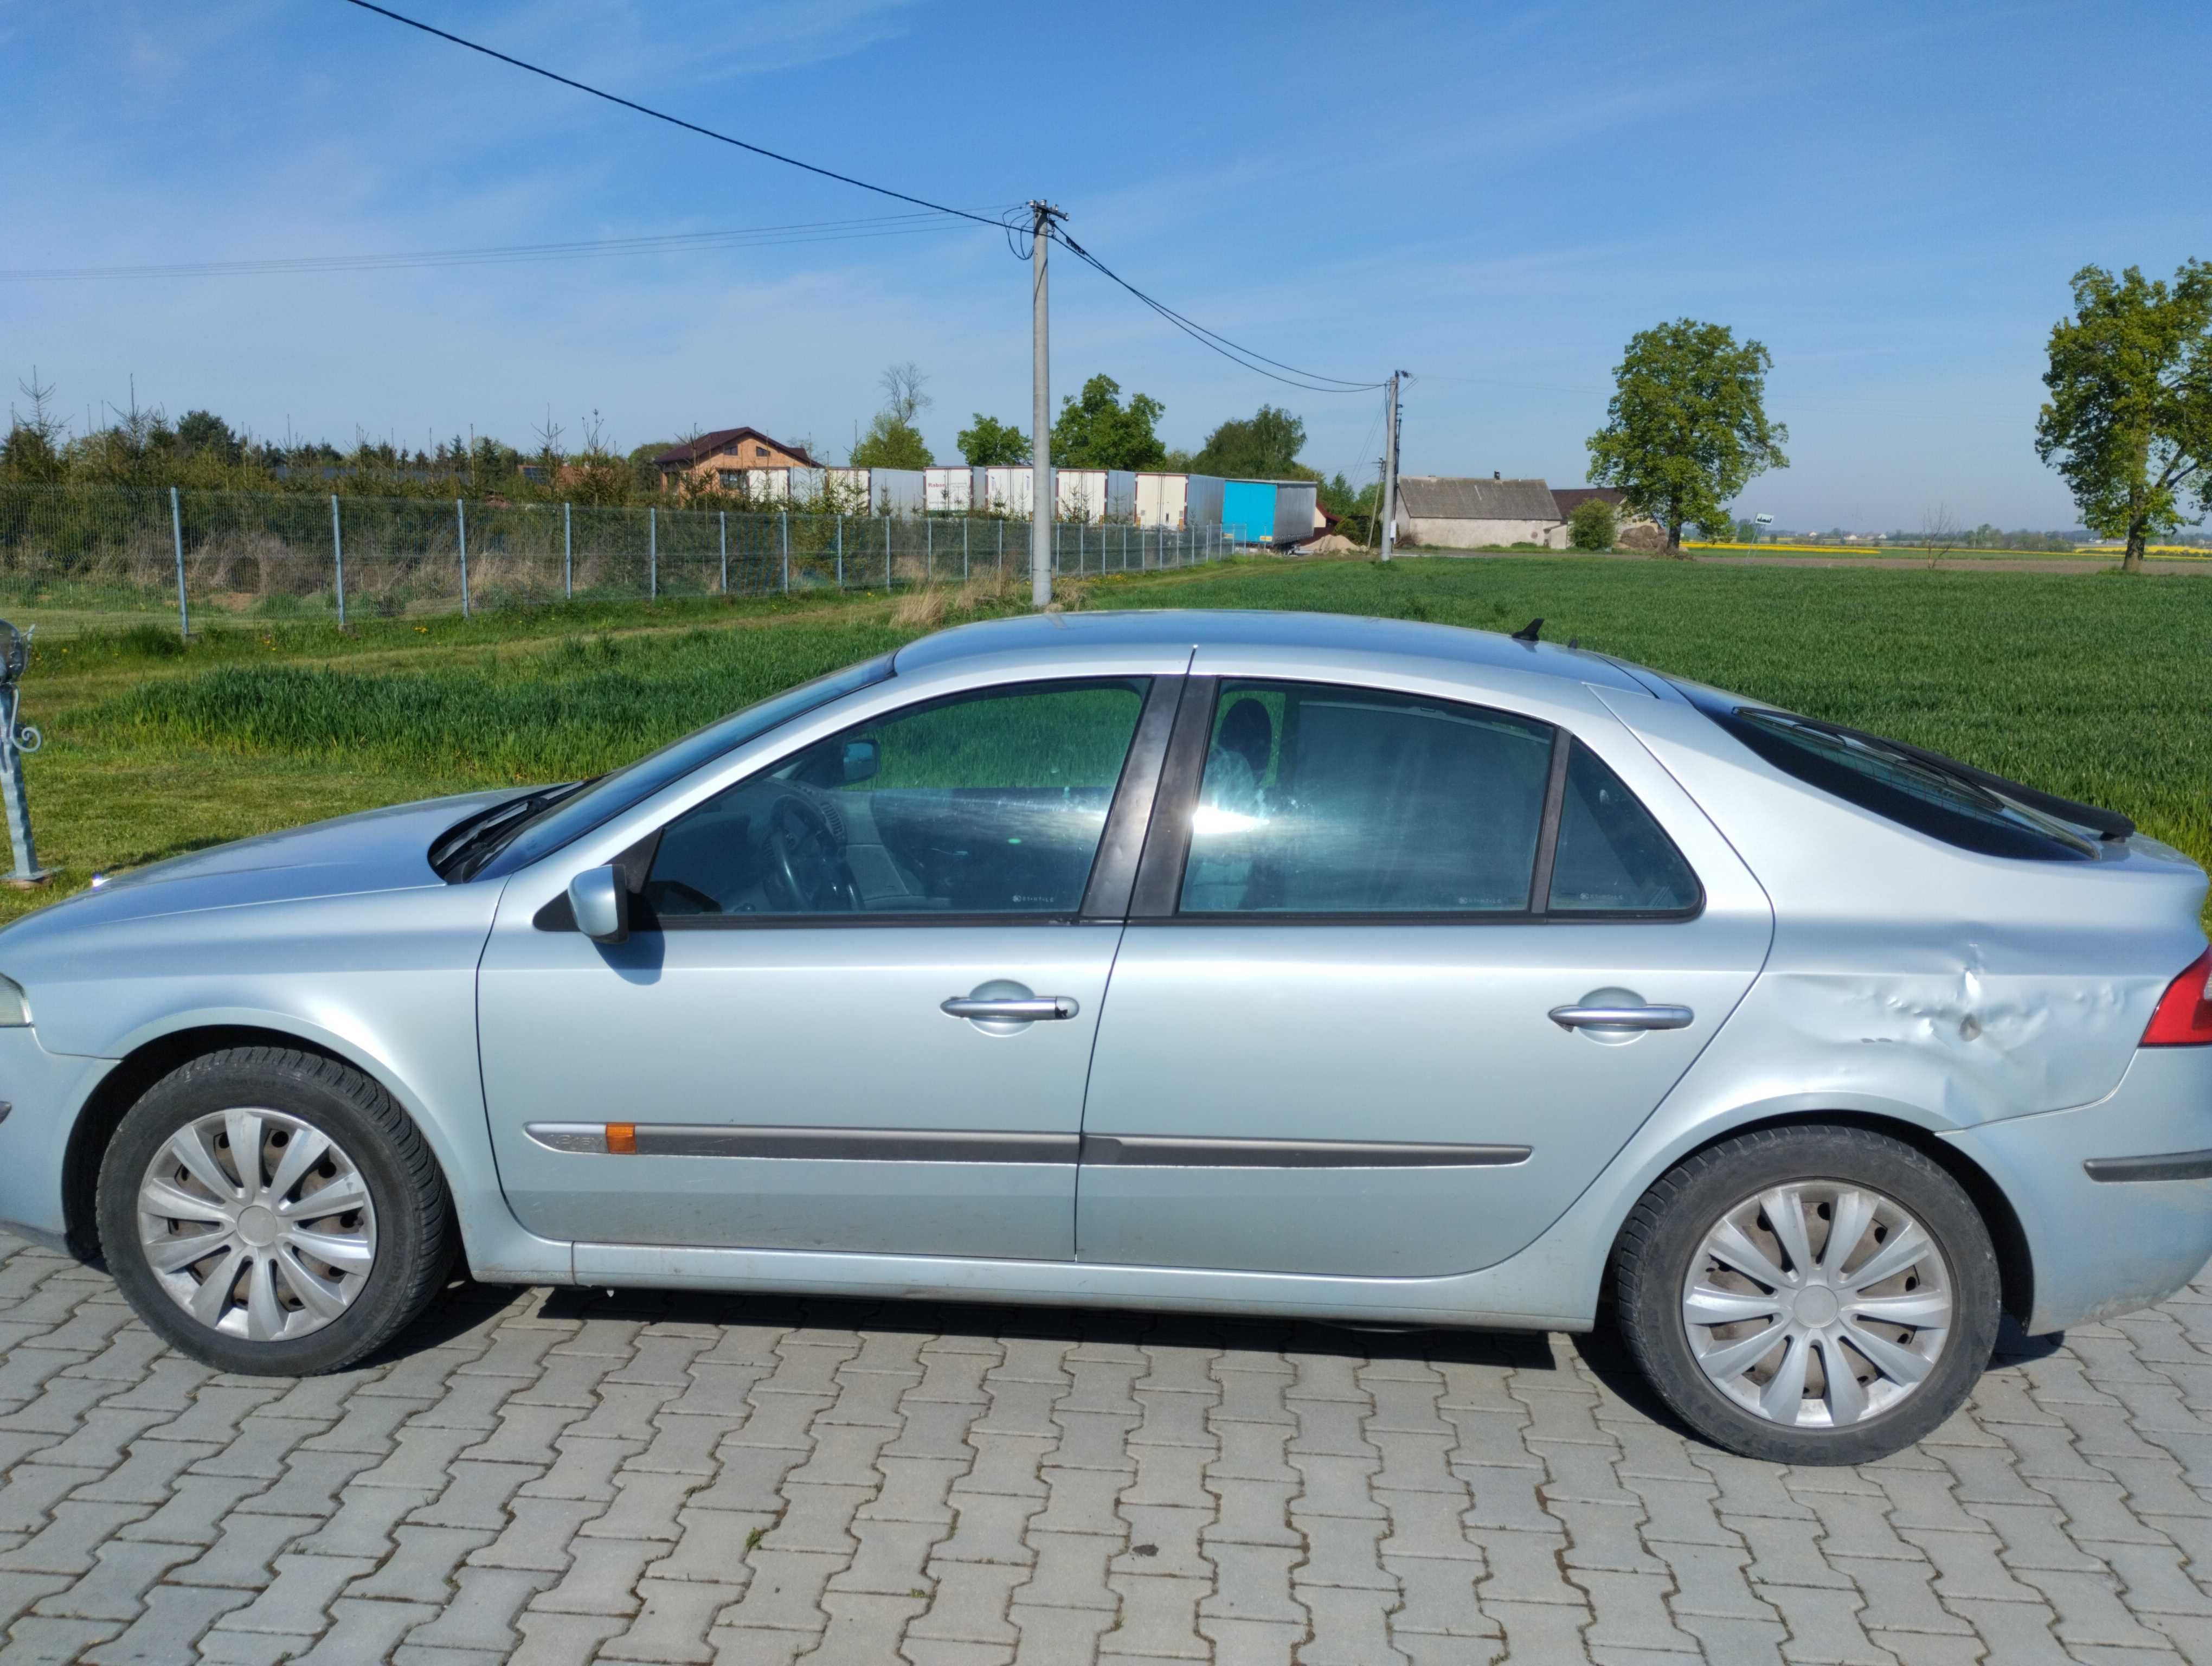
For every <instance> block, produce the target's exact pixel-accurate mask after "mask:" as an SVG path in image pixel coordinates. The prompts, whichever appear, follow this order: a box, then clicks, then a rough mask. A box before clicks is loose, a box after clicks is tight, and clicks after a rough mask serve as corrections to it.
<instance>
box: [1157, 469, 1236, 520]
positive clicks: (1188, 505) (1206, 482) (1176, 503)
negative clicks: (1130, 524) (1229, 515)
mask: <svg viewBox="0 0 2212 1666" xmlns="http://www.w3.org/2000/svg"><path fill="white" fill-rule="evenodd" d="M1136 481H1137V483H1136V515H1137V525H1139V526H1163V527H1165V528H1167V529H1168V530H1169V531H1170V532H1180V531H1182V530H1183V529H1184V528H1186V527H1203V526H1219V525H1220V524H1221V484H1222V482H1221V477H1220V476H1219V475H1218V474H1165V473H1150V474H1140V475H1139V476H1138V477H1136Z"/></svg>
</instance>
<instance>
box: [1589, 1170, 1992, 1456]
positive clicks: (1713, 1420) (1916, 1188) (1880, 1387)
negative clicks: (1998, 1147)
mask: <svg viewBox="0 0 2212 1666" xmlns="http://www.w3.org/2000/svg"><path fill="white" fill-rule="evenodd" d="M1777 1217H1779V1219H1780V1225H1778V1224H1777ZM1885 1223H1886V1224H1885ZM1916 1227H1917V1229H1918V1235H1917V1237H1916V1236H1915V1234H1914V1232H1913V1230H1912V1229H1914V1228H1916ZM1852 1229H1857V1230H1856V1231H1853V1230H1852ZM1844 1232H1849V1233H1850V1239H1851V1241H1850V1242H1849V1243H1842V1244H1841V1245H1840V1246H1836V1245H1832V1243H1831V1242H1830V1241H1831V1240H1832V1239H1834V1238H1836V1237H1837V1236H1838V1234H1839V1233H1844ZM1793 1242H1794V1243H1796V1244H1797V1245H1798V1246H1799V1249H1797V1250H1796V1252H1793V1251H1791V1250H1790V1249H1789V1247H1788V1246H1789V1244H1790V1243H1793ZM1923 1246H1924V1247H1923ZM1832 1250H1833V1251H1834V1253H1833V1254H1832V1253H1831V1252H1832ZM1908 1258H1909V1259H1908ZM1735 1262H1753V1263H1754V1264H1755V1265H1754V1268H1753V1270H1750V1271H1747V1270H1745V1269H1743V1268H1738V1267H1737V1266H1736V1265H1735ZM1801 1263H1802V1265H1801ZM1886 1269H1891V1270H1887V1272H1886ZM1861 1271H1863V1272H1864V1273H1867V1274H1883V1276H1880V1277H1874V1278H1869V1279H1867V1280H1864V1281H1863V1286H1861V1285H1854V1283H1853V1280H1857V1279H1858V1278H1859V1276H1860V1273H1861ZM1762 1273H1763V1274H1764V1275H1765V1276H1760V1274H1762ZM1613 1289H1614V1298H1615V1308H1616V1313H1617V1317H1618V1322H1619V1324H1620V1329H1621V1332H1622V1335H1623V1340H1624V1341H1626V1344H1627V1346H1628V1350H1629V1353H1630V1354H1631V1355H1632V1358H1633V1359H1635V1361H1636V1363H1637V1365H1638V1368H1639V1369H1640V1370H1641V1371H1642V1372H1643V1374H1644V1378H1645V1380H1646V1381H1647V1382H1649V1383H1650V1385H1651V1387H1652V1389H1654V1390H1655V1391H1656V1393H1657V1394H1658V1395H1659V1397H1660V1398H1661V1399H1662V1401H1664V1402H1666V1404H1667V1406H1668V1408H1669V1409H1670V1410H1672V1411H1673V1412H1674V1414H1675V1415H1676V1416H1678V1417H1680V1419H1681V1420H1682V1421H1683V1422H1685V1423H1686V1424H1688V1425H1689V1426H1690V1427H1691V1428H1692V1429H1693V1430H1694V1431H1696V1432H1698V1433H1699V1434H1700V1435H1702V1436H1704V1437H1705V1438H1706V1439H1708V1440H1710V1441H1711V1442H1712V1443H1713V1444H1715V1445H1717V1446H1720V1447H1723V1448H1725V1449H1726V1450H1729V1451H1732V1452H1736V1453H1740V1454H1741V1455H1742V1456H1746V1457H1753V1458H1761V1459H1765V1460H1769V1461H1771V1462H1778V1463H1805V1464H1838V1463H1863V1462H1868V1461H1869V1460H1870V1459H1874V1458H1879V1457H1885V1456H1888V1455H1889V1454H1891V1453H1893V1452H1896V1451H1899V1450H1902V1449H1903V1448H1905V1447H1907V1446H1910V1445H1911V1444H1912V1443H1913V1442H1915V1441H1917V1440H1918V1439H1920V1438H1922V1437H1923V1435H1926V1434H1927V1433H1928V1432H1929V1431H1931V1430H1933V1429H1934V1428H1935V1427H1936V1426H1937V1425H1938V1424H1940V1423H1942V1421H1943V1420H1944V1419H1946V1418H1948V1417H1949V1416H1950V1415H1951V1414H1952V1413H1954V1412H1955V1411H1956V1410H1957V1409H1958V1408H1960V1405H1962V1404H1963V1403H1965V1401H1966V1396H1967V1395H1968V1394H1970V1393H1971V1392H1972V1389H1973V1386H1974V1383H1975V1382H1976V1380H1977V1379H1978V1377H1980V1375H1981V1373H1982V1371H1983V1369H1984V1366H1986V1365H1987V1364H1988V1363H1989V1358H1990V1350H1991V1349H1992V1348H1993V1347H1995V1345H1996V1334H1997V1321H1998V1316H1999V1312H2000V1309H2001V1305H2002V1287H2001V1280H2000V1278H1999V1274H1998V1270H1997V1262H1996V1250H1995V1249H1994V1248H1993V1247H1992V1245H1991V1243H1990V1233H1989V1229H1988V1227H1987V1225H1985V1224H1984V1221H1983V1219H1982V1217H1981V1213H1980V1212H1979V1211H1978V1209H1977V1208H1976V1207H1974V1203H1973V1200H1972V1199H1971V1198H1970V1197H1968V1196H1967V1195H1966V1191H1965V1189H1963V1188H1962V1187H1960V1184H1959V1183H1958V1182H1957V1181H1956V1180H1954V1179H1953V1178H1952V1177H1951V1176H1950V1175H1949V1174H1948V1173H1947V1172H1946V1171H1945V1170H1943V1169H1942V1167H1941V1166H1940V1165H1939V1164H1936V1162H1934V1161H1933V1160H1931V1159H1930V1158H1928V1157H1926V1156H1925V1155H1923V1153H1921V1152H1917V1151H1916V1150H1914V1149H1913V1148H1912V1147H1911V1146H1908V1145H1905V1143H1903V1142H1902V1141H1900V1140H1893V1139H1890V1138H1887V1137H1886V1136H1885V1135H1882V1134H1875V1133H1873V1132H1870V1131H1869V1130H1867V1129H1864V1128H1850V1127H1814V1126H1801V1127H1792V1128H1771V1129H1764V1130H1761V1131H1759V1132H1757V1133H1753V1134H1743V1135H1740V1136H1738V1137H1737V1138H1735V1139H1732V1140H1724V1141H1723V1142H1722V1143H1721V1144H1719V1145H1717V1146H1712V1147H1711V1148H1710V1149H1708V1150H1705V1151H1702V1152H1698V1153H1696V1154H1695V1155H1694V1156H1692V1157H1690V1158H1686V1159H1685V1160H1684V1161H1683V1162H1682V1163H1681V1164H1679V1165H1678V1166H1676V1167H1675V1168H1674V1169H1673V1170H1669V1171H1668V1173H1667V1174H1666V1175H1664V1176H1663V1177H1661V1178H1660V1180H1659V1181H1658V1182H1657V1183H1656V1184H1654V1185H1653V1186H1652V1188H1651V1189H1650V1191H1648V1192H1646V1193H1645V1194H1644V1197H1643V1199H1642V1201H1640V1202H1638V1205H1637V1207H1636V1209H1635V1211H1634V1212H1633V1213H1632V1214H1631V1215H1630V1216H1629V1219H1628V1222H1627V1225H1626V1226H1624V1227H1623V1228H1622V1229H1621V1233H1620V1241H1619V1243H1618V1244H1617V1246H1616V1248H1615V1249H1614V1252H1613ZM1768 1310H1771V1312H1770V1311H1768ZM1737 1313H1741V1314H1742V1315H1744V1316H1743V1317H1741V1318H1740V1319H1729V1317H1728V1316H1729V1315H1732V1314H1737ZM1895 1316H1905V1317H1904V1318H1898V1317H1895ZM1705 1320H1719V1321H1724V1322H1718V1323H1707V1322H1704V1321H1705ZM1908 1321H1909V1322H1908ZM1762 1338H1765V1339H1766V1341H1765V1347H1764V1349H1762V1347H1761V1339H1762ZM1831 1361H1834V1362H1835V1364H1834V1365H1831V1363H1830V1362H1831ZM1832 1370H1833V1371H1836V1376H1835V1377H1834V1379H1833V1381H1832V1382H1831V1380H1830V1378H1829V1372H1830V1371H1832ZM1854 1384H1856V1385H1857V1386H1856V1387H1854V1386H1853V1385H1854Z"/></svg>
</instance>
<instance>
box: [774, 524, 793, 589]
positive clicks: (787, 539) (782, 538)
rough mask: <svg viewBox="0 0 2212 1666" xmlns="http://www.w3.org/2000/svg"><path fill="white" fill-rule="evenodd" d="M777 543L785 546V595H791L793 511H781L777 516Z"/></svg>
mask: <svg viewBox="0 0 2212 1666" xmlns="http://www.w3.org/2000/svg"><path fill="white" fill-rule="evenodd" d="M775 530H776V541H777V543H779V544H781V545H782V546H783V593H784V594H785V595H787V596H788V595H789V594H790V593H791V511H790V510H788V509H779V510H777V511H776V515H775Z"/></svg>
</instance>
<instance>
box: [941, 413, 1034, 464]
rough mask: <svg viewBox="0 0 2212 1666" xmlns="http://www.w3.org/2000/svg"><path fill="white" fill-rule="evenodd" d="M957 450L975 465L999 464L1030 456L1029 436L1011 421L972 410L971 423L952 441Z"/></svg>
mask: <svg viewBox="0 0 2212 1666" xmlns="http://www.w3.org/2000/svg"><path fill="white" fill-rule="evenodd" d="M954 443H956V444H957V445H958V446H959V447H960V454H961V455H962V456H963V457H964V458H966V459H968V461H969V463H970V464H971V465H974V466H975V467H976V468H979V469H981V468H1000V467H1006V466H1008V465H1012V464H1015V463H1026V462H1028V461H1029V460H1030V436H1029V435H1027V434H1025V433H1024V432H1023V431H1022V430H1021V429H1018V428H1016V427H1015V426H1014V425H1013V424H1012V423H1002V422H1000V420H999V419H998V418H997V417H986V416H985V415H984V414H983V413H982V412H981V411H980V410H979V411H977V412H976V413H975V426H974V427H973V428H963V429H961V430H960V433H959V436H958V438H957V440H956V441H955V442H954Z"/></svg>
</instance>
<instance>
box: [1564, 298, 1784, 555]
mask: <svg viewBox="0 0 2212 1666" xmlns="http://www.w3.org/2000/svg"><path fill="white" fill-rule="evenodd" d="M1772 363H1773V361H1772V360H1771V358H1770V357H1769V356H1768V355H1767V351H1766V349H1765V347H1763V346H1761V345H1760V344H1759V343H1758V342H1755V341H1745V342H1742V343H1738V342H1737V340H1736V338H1735V331H1732V330H1730V329H1729V328H1728V327H1727V326H1726V325H1719V324H1700V323H1699V322H1698V321H1697V320H1696V319H1675V320H1674V322H1673V323H1671V324H1662V325H1656V327H1654V328H1652V329H1650V330H1645V331H1640V332H1639V333H1638V334H1637V335H1636V336H1635V337H1633V338H1632V339H1631V340H1630V342H1629V344H1628V351H1627V353H1626V356H1624V357H1623V358H1622V360H1621V362H1620V364H1619V365H1618V366H1617V367H1615V368H1614V370H1613V398H1612V400H1611V401H1610V402H1609V403H1608V404H1607V406H1606V424H1605V426H1604V427H1603V428H1602V429H1599V430H1598V431H1597V432H1596V433H1595V434H1594V435H1591V436H1590V439H1589V452H1590V467H1589V478H1590V482H1591V483H1592V484H1593V485H1601V486H1619V487H1620V489H1621V491H1622V495H1623V496H1625V497H1626V499H1627V502H1628V505H1629V507H1630V508H1632V509H1634V510H1636V511H1637V512H1638V514H1648V515H1650V517H1651V518H1652V519H1653V520H1656V521H1658V522H1659V524H1660V525H1661V526H1664V527H1665V528H1666V529H1667V547H1668V549H1669V550H1673V551H1674V552H1676V553H1677V554H1679V553H1680V550H1681V548H1682V528H1683V527H1684V526H1690V525H1692V524H1694V525H1697V526H1727V525H1728V524H1729V517H1728V513H1727V511H1726V509H1725V508H1723V505H1725V504H1726V503H1727V502H1728V501H1729V499H1730V498H1732V497H1734V496H1736V494H1737V493H1739V492H1741V490H1742V489H1744V487H1745V485H1746V484H1747V483H1749V482H1750V480H1751V478H1752V477H1753V476H1754V475H1757V474H1761V473H1764V472H1765V471H1766V470H1768V469H1786V468H1788V467H1789V466H1790V459H1788V458H1786V457H1784V455H1783V454H1782V444H1783V442H1784V441H1786V440H1787V439H1789V437H1790V430H1789V429H1786V428H1784V426H1783V425H1782V424H1781V423H1774V422H1770V421H1768V420H1767V416H1766V407H1765V396H1766V373H1767V371H1768V369H1769V368H1771V366H1772Z"/></svg>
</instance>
